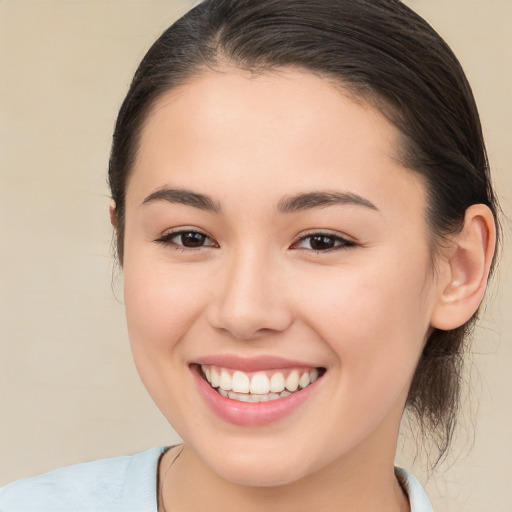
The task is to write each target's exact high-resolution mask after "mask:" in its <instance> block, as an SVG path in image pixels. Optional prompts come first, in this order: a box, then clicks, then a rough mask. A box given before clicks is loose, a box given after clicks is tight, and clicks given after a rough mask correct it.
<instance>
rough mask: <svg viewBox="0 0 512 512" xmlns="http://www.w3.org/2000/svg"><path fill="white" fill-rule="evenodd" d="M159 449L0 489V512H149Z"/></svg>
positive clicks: (70, 468)
mask: <svg viewBox="0 0 512 512" xmlns="http://www.w3.org/2000/svg"><path fill="white" fill-rule="evenodd" d="M164 451H165V448H153V449H151V450H147V451H145V452H142V453H138V454H136V455H131V456H123V457H115V458H110V459H100V460H95V461H92V462H85V463H82V464H75V465H73V466H67V467H64V468H61V469H57V470H55V471H51V472H50V473H45V474H43V475H38V476H34V477H31V478H26V479H23V480H18V481H17V482H13V483H12V484H9V485H6V486H5V487H2V488H0V511H1V512H32V511H33V512H35V511H37V512H46V511H48V512H49V511H51V512H79V511H80V512H81V511H84V512H85V511H87V512H89V511H92V510H94V511H95V512H121V511H123V512H155V511H156V506H157V501H156V476H157V468H158V461H159V459H160V456H161V455H162V453H163V452H164Z"/></svg>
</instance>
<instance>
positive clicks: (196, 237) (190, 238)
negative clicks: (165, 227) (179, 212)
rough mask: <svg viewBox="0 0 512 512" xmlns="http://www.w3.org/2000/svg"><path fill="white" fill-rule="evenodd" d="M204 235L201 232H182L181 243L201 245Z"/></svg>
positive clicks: (187, 245) (186, 245)
mask: <svg viewBox="0 0 512 512" xmlns="http://www.w3.org/2000/svg"><path fill="white" fill-rule="evenodd" d="M205 238H206V237H205V236H204V235H202V234H201V233H194V232H190V233H182V235H181V243H182V244H183V245H184V246H185V247H202V246H203V245H204V240H205Z"/></svg>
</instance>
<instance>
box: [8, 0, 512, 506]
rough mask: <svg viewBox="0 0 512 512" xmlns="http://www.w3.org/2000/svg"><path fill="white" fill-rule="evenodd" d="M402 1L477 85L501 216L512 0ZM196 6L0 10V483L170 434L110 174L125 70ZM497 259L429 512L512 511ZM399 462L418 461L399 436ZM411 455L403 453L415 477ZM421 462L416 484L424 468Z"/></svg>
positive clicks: (508, 363)
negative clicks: (142, 338)
mask: <svg viewBox="0 0 512 512" xmlns="http://www.w3.org/2000/svg"><path fill="white" fill-rule="evenodd" d="M408 3H409V4H410V5H411V6H412V7H413V8H415V9H416V10H417V11H419V12H420V13H421V14H423V15H424V16H425V17H426V18H427V19H428V20H429V21H430V22H431V23H432V24H433V25H434V27H436V28H437V29H438V30H439V31H440V33H441V34H442V35H443V36H444V37H445V38H446V39H447V41H448V42H449V44H451V45H452V47H453V48H454V50H455V51H456V53H457V54H458V56H459V57H460V59H461V61H462V63H463V65H464V67H465V69H466V71H467V73H468V75H469V78H470V81H471V82H472V84H473V87H474V91H475V94H476V97H477V100H478V103H479V105H480V109H481V114H482V120H483V124H484V128H485V132H486V135H487V140H488V146H489V152H490V160H491V163H492V165H493V168H494V172H495V181H496V184H497V188H498V190H499V191H500V195H501V200H502V204H503V208H504V210H505V212H506V213H508V215H509V216H510V214H511V212H512V172H511V166H512V99H511V98H512V87H511V84H512V1H511V0H480V1H478V0H410V1H409V2H408ZM190 5H191V2H189V1H186V0H174V1H149V0H148V1H142V0H141V1H74V0H70V1H45V0H40V1H23V0H11V1H9V0H4V1H1V0H0V485H1V484H4V483H6V482H8V481H10V480H12V479H15V478H19V477H23V476H27V475H31V474H34V473H38V472H42V471H46V470H49V469H52V468H55V467H57V466H61V465H64V464H69V463H73V462H77V461H82V460H88V459H94V458H98V457H104V456H112V455H119V454H125V453H133V452H136V451H139V450H142V449H145V448H148V447H152V446H156V445H162V444H169V443H173V442H176V441H177V440H178V438H177V436H176V434H175V433H174V432H173V431H172V429H171V428H170V427H169V426H168V425H167V424H166V421H165V420H164V419H163V418H162V417H161V415H160V413H159V412H158V411H157V410H156V407H155V406H154V405H153V404H152V402H151V401H150V399H149V398H148V396H147V395H146V392H145V391H144V389H143V388H142V385H141V384H140V383H139V379H138V376H137V375H136V372H135V369H134V366H133V364H132V362H131V355H130V353H129V348H128V343H127V337H126V330H125V325H124V312H123V306H122V304H121V302H120V300H119V301H118V300H117V299H116V296H117V297H119V298H121V297H122V293H121V288H122V282H121V281H122V278H121V276H120V275H119V273H118V274H115V269H114V275H115V277H114V280H113V286H112V287H111V283H112V278H111V276H112V271H113V261H112V258H111V248H110V237H111V232H110V226H109V223H108V218H107V208H108V202H109V200H108V191H107V187H106V185H105V174H106V168H107V160H108V153H109V145H110V136H111V129H112V125H113V123H114V119H115V115H116V111H117V109H118V108H119V105H120V102H121V100H122V98H123V96H124V94H125V92H126V90H127V85H128V83H129V80H130V78H131V76H132V74H133V71H134V70H135V66H136V65H137V63H138V61H139V60H140V58H141V57H142V56H143V54H144V52H145V51H146V50H147V48H148V46H149V44H150V43H151V42H152V41H153V40H154V39H155V38H156V37H157V35H159V33H160V32H161V31H162V30H163V29H164V28H165V27H167V26H168V25H169V24H170V22H171V21H172V20H173V19H174V18H175V17H176V16H177V15H178V14H180V13H183V12H185V11H186V10H187V8H188V7H189V6H190ZM505 231H508V226H507V225H505ZM505 252H506V253H505V255H504V256H503V258H502V262H501V273H500V278H499V280H497V281H496V284H495V286H494V287H493V289H492V293H491V297H490V300H488V307H487V308H486V314H485V318H484V320H483V322H482V324H481V328H480V329H479V330H478V331H477V333H476V334H477V343H476V345H475V349H474V352H475V355H474V357H473V363H474V365H473V364H472V366H471V367H472V371H471V372H470V374H471V375H470V376H471V382H472V389H473V392H472V393H471V394H470V397H471V399H470V400H469V399H468V400H467V401H466V402H465V410H466V412H465V419H464V420H463V422H462V428H461V432H460V435H459V437H458V443H457V445H456V446H454V449H453V451H452V454H451V456H450V458H449V460H448V461H447V463H445V464H444V465H442V466H441V467H440V468H439V470H438V471H437V472H436V473H435V475H434V476H433V477H432V478H430V479H429V481H428V482H427V488H428V492H429V494H430V495H431V497H432V500H433V501H434V504H435V508H436V512H445V511H446V512H447V511H448V510H451V511H454V510H458V511H464V512H477V511H488V510H492V511H493V512H512V503H511V500H510V487H511V485H512V470H511V469H510V459H511V457H512V441H511V437H512V435H511V433H512V410H511V409H512V408H511V398H510V395H511V392H512V371H511V367H512V344H511V342H510V335H509V332H511V331H512V325H511V322H512V320H511V318H512V315H511V314H510V311H512V286H511V284H512V282H511V281H512V275H511V274H512V265H511V256H510V250H508V253H507V249H506V248H505ZM476 369H477V370H476ZM476 396H478V398H475V397H476ZM478 403H479V407H478ZM468 411H469V412H468ZM475 419H476V427H475V429H474V431H473V423H474V422H475ZM473 433H474V434H475V439H474V443H473ZM405 437H413V436H411V435H408V436H405ZM404 451H405V452H406V454H410V453H411V449H410V448H409V447H408V445H407V441H406V449H405V450H404ZM411 458H412V457H411V455H401V456H399V460H400V462H402V463H404V464H405V465H406V466H407V467H411V463H412V462H411ZM413 469H414V471H415V472H416V474H417V475H418V476H420V478H421V479H422V480H423V481H426V475H425V474H424V473H423V471H422V470H421V461H416V464H415V465H414V466H413Z"/></svg>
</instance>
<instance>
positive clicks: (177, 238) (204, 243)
mask: <svg viewBox="0 0 512 512" xmlns="http://www.w3.org/2000/svg"><path fill="white" fill-rule="evenodd" d="M155 241H156V242H159V243H161V244H163V245H168V246H171V247H173V248H175V249H182V250H186V249H200V248H202V247H218V245H217V243H216V242H214V241H213V240H212V239H211V238H210V237H209V236H208V235H206V234H204V233H201V232H200V231H195V230H193V229H181V230H179V231H173V232H171V233H166V234H165V235H163V236H161V237H160V238H158V239H156V240H155Z"/></svg>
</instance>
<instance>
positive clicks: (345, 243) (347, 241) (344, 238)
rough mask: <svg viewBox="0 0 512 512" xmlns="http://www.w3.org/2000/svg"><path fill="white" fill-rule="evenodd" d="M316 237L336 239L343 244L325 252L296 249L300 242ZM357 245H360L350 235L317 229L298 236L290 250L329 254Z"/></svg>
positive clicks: (302, 248)
mask: <svg viewBox="0 0 512 512" xmlns="http://www.w3.org/2000/svg"><path fill="white" fill-rule="evenodd" d="M315 236H323V237H327V238H334V239H336V241H338V242H341V243H340V244H339V245H336V246H334V247H331V248H329V249H324V250H315V249H306V248H304V247H296V246H297V245H298V244H299V243H300V242H302V241H304V240H307V239H308V238H313V237H315ZM357 245H358V243H357V242H356V241H355V240H354V239H353V238H352V237H349V236H348V235H345V234H341V233H337V232H333V231H330V230H326V229H316V230H315V229H313V230H311V231H308V232H305V233H301V234H300V235H298V236H297V238H296V239H295V241H294V242H293V244H292V245H291V246H290V249H292V250H303V251H307V252H313V253H317V254H320V253H328V252H333V251H340V250H344V249H349V248H351V247H356V246H357Z"/></svg>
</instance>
